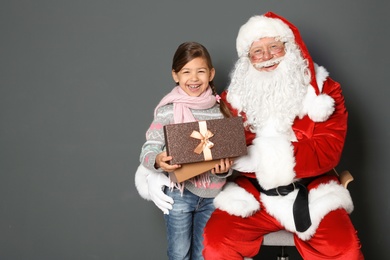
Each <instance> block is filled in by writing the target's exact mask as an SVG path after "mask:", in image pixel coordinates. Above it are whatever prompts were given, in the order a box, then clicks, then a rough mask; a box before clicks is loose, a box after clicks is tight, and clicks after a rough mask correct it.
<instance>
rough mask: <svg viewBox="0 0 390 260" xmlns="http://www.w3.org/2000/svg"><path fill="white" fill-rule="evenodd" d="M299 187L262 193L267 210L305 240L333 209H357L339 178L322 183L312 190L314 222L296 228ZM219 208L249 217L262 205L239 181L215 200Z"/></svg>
mask: <svg viewBox="0 0 390 260" xmlns="http://www.w3.org/2000/svg"><path fill="white" fill-rule="evenodd" d="M297 193H298V190H295V191H293V192H291V193H289V194H288V195H286V196H266V195H264V194H261V196H260V197H261V201H262V202H263V204H264V207H265V209H262V210H267V212H268V213H269V214H270V215H271V216H273V217H275V218H276V219H277V220H278V221H279V222H280V223H281V224H282V225H283V226H284V227H285V228H286V230H288V231H290V232H295V233H296V234H297V235H298V237H299V238H300V239H302V240H309V239H310V238H311V237H312V236H313V235H314V234H315V232H316V230H317V228H318V226H319V224H320V222H321V220H322V219H323V218H324V216H325V215H326V214H328V213H329V212H330V211H333V210H336V209H340V208H343V209H345V210H346V211H347V212H348V213H351V212H352V211H353V207H354V206H353V202H352V198H351V195H350V193H349V191H348V190H347V189H345V188H344V187H343V186H342V185H340V184H338V183H337V182H335V181H330V182H329V183H325V184H320V185H319V186H318V187H317V188H315V189H312V190H310V192H309V211H310V218H311V222H312V225H311V227H310V228H309V229H308V230H306V231H305V232H298V231H296V229H295V223H294V216H293V204H294V201H295V198H296V196H297ZM214 205H215V207H216V208H219V209H221V210H224V211H226V212H228V213H229V214H231V215H235V216H240V217H243V218H245V217H249V216H251V215H253V214H254V213H255V212H256V211H258V210H260V205H259V203H258V201H257V200H255V199H254V197H253V195H252V194H250V193H249V192H247V191H246V190H245V189H243V188H241V187H239V186H238V185H237V184H235V183H228V184H227V185H226V186H225V188H224V190H223V191H222V192H221V193H220V194H219V195H218V196H217V197H216V198H215V199H214Z"/></svg>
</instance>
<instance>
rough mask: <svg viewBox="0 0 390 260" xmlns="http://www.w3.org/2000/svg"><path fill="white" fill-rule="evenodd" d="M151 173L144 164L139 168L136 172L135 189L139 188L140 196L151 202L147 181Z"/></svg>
mask: <svg viewBox="0 0 390 260" xmlns="http://www.w3.org/2000/svg"><path fill="white" fill-rule="evenodd" d="M151 172H152V171H151V170H149V169H148V168H146V167H145V166H143V165H142V164H140V165H139V166H138V168H137V171H136V172H135V178H134V180H135V187H136V188H137V191H138V193H139V195H140V196H141V197H142V198H144V199H146V200H151V199H150V194H149V188H148V181H147V177H148V175H149V174H150V173H151Z"/></svg>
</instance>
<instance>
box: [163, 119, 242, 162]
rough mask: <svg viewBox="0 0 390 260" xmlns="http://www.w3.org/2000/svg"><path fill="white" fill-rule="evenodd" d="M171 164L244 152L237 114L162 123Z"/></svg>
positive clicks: (218, 157)
mask: <svg viewBox="0 0 390 260" xmlns="http://www.w3.org/2000/svg"><path fill="white" fill-rule="evenodd" d="M164 135H165V144H166V151H167V154H168V155H170V156H172V158H173V159H172V160H171V162H170V163H171V164H185V163H194V162H201V161H210V160H215V159H222V158H233V157H237V156H241V155H245V154H246V153H247V147H246V141H245V132H244V126H243V120H242V118H241V117H230V118H222V119H212V120H204V121H198V122H190V123H181V124H170V125H165V126H164Z"/></svg>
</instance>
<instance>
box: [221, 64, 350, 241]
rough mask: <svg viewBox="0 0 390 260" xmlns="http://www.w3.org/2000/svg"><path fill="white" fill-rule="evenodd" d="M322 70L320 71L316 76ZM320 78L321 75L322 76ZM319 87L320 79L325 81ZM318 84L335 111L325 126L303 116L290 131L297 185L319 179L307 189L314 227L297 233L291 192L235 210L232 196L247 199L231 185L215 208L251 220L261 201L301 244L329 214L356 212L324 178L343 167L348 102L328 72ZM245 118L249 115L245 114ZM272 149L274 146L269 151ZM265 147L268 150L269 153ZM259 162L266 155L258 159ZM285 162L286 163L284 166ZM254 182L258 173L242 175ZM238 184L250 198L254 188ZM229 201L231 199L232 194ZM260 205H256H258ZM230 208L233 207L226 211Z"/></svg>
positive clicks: (342, 192) (249, 135)
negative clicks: (292, 140) (341, 159)
mask: <svg viewBox="0 0 390 260" xmlns="http://www.w3.org/2000/svg"><path fill="white" fill-rule="evenodd" d="M318 71H319V72H318ZM318 74H322V76H321V75H318ZM321 78H322V81H321V80H320V82H319V81H318V79H321ZM317 84H318V87H319V91H320V93H321V94H326V95H328V96H330V97H331V98H333V100H334V108H335V109H334V112H333V113H332V115H330V117H329V118H328V119H327V120H325V121H323V122H314V121H313V120H311V119H310V118H309V116H307V115H305V116H303V117H302V118H299V117H297V118H296V119H295V121H294V124H293V126H292V129H293V131H294V134H295V136H296V139H297V140H296V141H294V142H291V144H292V146H293V150H294V151H293V157H294V160H295V166H294V172H295V176H294V178H293V180H296V179H302V178H308V177H316V176H318V178H316V179H315V180H314V181H312V182H311V184H310V185H309V186H308V190H309V208H310V216H311V220H312V226H311V227H310V228H309V229H308V230H306V231H305V232H298V231H296V230H295V225H294V220H293V215H292V205H293V203H294V200H295V197H296V195H297V191H294V192H291V193H290V194H289V195H287V196H267V195H264V194H261V195H260V197H257V198H256V196H255V197H253V196H252V197H251V196H250V197H247V198H248V199H249V200H251V201H252V202H251V203H252V206H249V207H248V206H247V205H248V204H247V205H246V207H245V208H246V209H244V208H240V207H237V208H234V207H235V206H234V205H235V204H234V203H232V197H231V196H233V197H240V199H242V198H244V197H245V196H246V195H245V194H243V193H242V190H241V191H239V189H238V187H236V186H232V185H230V186H229V185H228V186H226V188H225V191H224V192H222V193H221V194H220V195H219V196H217V198H216V200H215V204H216V206H217V208H220V209H222V210H225V211H227V212H229V213H230V214H232V215H238V216H243V217H247V216H250V215H252V214H253V213H254V212H255V211H257V210H261V209H260V203H259V202H260V200H261V202H262V204H263V206H265V207H266V209H267V211H268V212H269V213H270V215H272V216H274V217H275V218H276V219H278V221H279V222H280V223H282V225H283V226H285V228H286V229H287V230H289V231H291V232H295V233H297V235H298V236H299V237H300V238H301V239H303V240H308V239H310V237H311V236H312V235H313V234H314V233H315V230H316V228H317V227H318V225H319V223H320V221H321V219H322V218H323V217H324V216H325V215H326V214H327V213H329V212H330V211H332V210H336V209H338V208H344V209H346V210H347V212H349V213H350V212H352V210H353V203H352V199H351V197H350V194H349V192H348V190H347V189H345V188H344V187H343V186H342V185H340V183H339V181H338V179H337V178H336V177H335V176H324V175H323V174H324V173H326V172H328V171H330V170H331V169H333V168H334V167H336V165H337V164H338V163H339V160H340V157H341V154H342V150H343V146H344V142H345V137H346V132H347V119H348V112H347V110H346V107H345V103H344V97H343V95H342V91H341V88H340V84H339V83H337V82H335V81H334V80H332V79H331V78H330V77H329V76H328V74H327V72H326V71H325V70H324V69H323V68H320V69H318V70H317ZM221 97H222V99H223V100H224V101H225V102H226V103H227V104H228V106H229V108H230V110H231V111H232V113H233V115H234V116H238V113H237V110H236V109H235V108H233V107H232V106H231V105H230V104H229V103H228V102H227V100H226V97H227V91H225V92H223V93H222V95H221ZM241 116H243V117H244V120H245V114H242V113H241ZM255 137H256V135H255V134H254V133H252V132H250V131H246V140H247V144H248V145H251V144H252V141H253V140H254V138H255ZM268 148H271V147H268ZM268 148H265V149H268ZM256 156H257V158H258V159H259V160H261V156H262V154H261V153H259V154H258V155H256ZM280 163H283V162H280ZM242 175H245V176H247V177H250V178H255V173H242ZM237 183H238V185H239V186H241V187H242V188H244V189H245V190H246V191H248V192H249V193H250V192H251V190H253V187H252V184H251V183H250V182H248V181H245V180H243V179H238V181H237ZM229 194H230V195H231V196H230V195H229ZM254 199H255V200H256V202H255V201H254ZM228 205H229V206H228Z"/></svg>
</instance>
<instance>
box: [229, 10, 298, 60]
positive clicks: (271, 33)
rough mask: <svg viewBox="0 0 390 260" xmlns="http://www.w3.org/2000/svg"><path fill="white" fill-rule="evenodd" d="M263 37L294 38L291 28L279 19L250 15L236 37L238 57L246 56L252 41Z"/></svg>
mask: <svg viewBox="0 0 390 260" xmlns="http://www.w3.org/2000/svg"><path fill="white" fill-rule="evenodd" d="M264 37H280V38H281V39H284V40H287V39H291V40H292V39H294V34H293V32H292V30H291V29H290V28H289V27H288V26H287V25H286V24H285V23H284V22H282V21H281V20H280V19H276V18H270V17H266V16H259V15H257V16H252V17H251V18H249V20H248V22H246V23H245V24H244V25H242V26H241V28H240V30H239V32H238V36H237V39H236V48H237V53H238V56H239V57H243V56H246V55H247V54H248V51H249V48H250V46H251V45H252V43H253V42H254V41H256V40H259V39H260V38H264Z"/></svg>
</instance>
